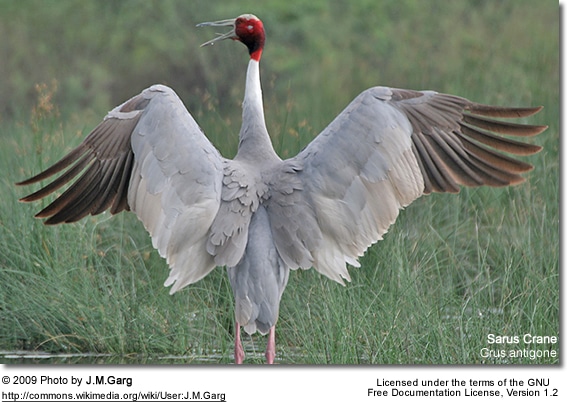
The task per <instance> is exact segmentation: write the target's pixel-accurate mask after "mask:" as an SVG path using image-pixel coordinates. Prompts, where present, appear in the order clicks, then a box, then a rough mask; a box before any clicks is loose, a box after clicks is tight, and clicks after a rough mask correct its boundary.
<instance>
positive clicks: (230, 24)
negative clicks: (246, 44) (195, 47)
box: [197, 18, 238, 47]
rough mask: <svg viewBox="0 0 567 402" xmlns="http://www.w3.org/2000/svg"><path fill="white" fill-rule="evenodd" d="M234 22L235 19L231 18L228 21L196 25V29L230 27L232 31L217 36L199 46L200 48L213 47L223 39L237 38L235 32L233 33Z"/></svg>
mask: <svg viewBox="0 0 567 402" xmlns="http://www.w3.org/2000/svg"><path fill="white" fill-rule="evenodd" d="M235 21H236V18H231V19H229V20H222V21H214V22H201V23H200V24H197V27H232V28H233V29H232V31H229V32H227V33H225V34H217V35H219V36H217V37H216V38H214V39H211V40H210V41H207V42H205V43H203V44H202V45H201V47H203V46H209V45H214V44H215V43H217V42H220V41H221V40H225V39H237V38H238V36H236V32H234V23H235Z"/></svg>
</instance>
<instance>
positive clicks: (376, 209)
mask: <svg viewBox="0 0 567 402" xmlns="http://www.w3.org/2000/svg"><path fill="white" fill-rule="evenodd" d="M540 109H541V108H507V107H499V106H496V107H495V106H487V105H481V104H477V103H473V102H470V101H468V100H467V99H464V98H460V97H457V96H452V95H445V94H439V93H436V92H433V91H410V90H402V89H391V88H384V87H376V88H371V89H369V90H367V91H364V92H363V93H362V94H360V95H359V96H358V97H357V98H356V99H355V100H353V101H352V102H351V104H350V105H348V106H347V108H346V109H345V110H344V111H343V112H342V113H341V114H340V115H339V116H337V118H336V119H335V120H334V121H333V122H332V123H331V124H330V125H329V126H328V127H327V128H326V129H325V130H324V131H323V132H322V133H321V134H320V135H319V136H318V137H317V138H316V139H315V140H313V141H312V142H311V144H309V145H308V146H307V147H306V148H305V149H304V150H303V151H302V152H301V153H300V154H299V155H298V156H297V157H295V158H293V159H291V160H288V161H286V162H287V163H294V164H295V165H297V166H298V167H297V168H296V170H297V178H298V180H299V184H296V185H295V187H294V191H291V192H287V193H286V192H281V191H272V197H271V199H270V204H269V205H270V207H269V208H268V211H269V212H270V213H271V215H270V219H271V222H272V231H273V232H274V239H275V241H276V246H277V247H278V250H280V249H283V250H284V251H283V253H284V254H285V252H286V250H285V249H286V247H287V248H289V244H293V248H294V249H295V251H294V254H295V255H299V256H308V257H309V258H303V259H300V258H296V259H294V258H288V259H287V260H286V258H285V257H283V259H284V261H286V263H288V261H290V260H291V267H292V268H297V267H302V268H309V264H312V265H313V267H314V268H315V269H317V270H318V271H319V272H321V273H322V274H324V275H326V276H328V277H329V278H331V279H334V280H336V281H337V282H339V283H342V282H343V279H347V280H349V274H348V271H347V269H346V264H345V263H348V264H350V265H353V266H358V262H357V258H358V257H359V256H361V255H362V254H363V253H364V251H365V250H366V248H367V247H369V246H370V245H371V244H372V243H375V242H376V241H378V240H380V239H381V238H382V236H383V235H384V233H386V231H387V230H388V228H389V226H390V225H391V224H392V223H394V221H395V220H396V218H397V216H398V213H399V210H400V209H401V208H403V207H405V206H407V205H409V204H410V203H411V202H412V201H414V200H415V199H416V198H418V197H419V196H421V195H422V194H427V193H430V192H432V191H436V192H452V193H457V192H459V190H460V187H461V186H481V185H487V186H505V185H511V184H517V183H520V182H521V181H523V180H524V178H523V177H522V176H520V173H523V172H526V171H529V170H530V169H531V168H532V167H531V165H529V164H527V163H525V162H522V161H519V160H517V159H515V158H513V157H511V156H509V155H506V154H504V153H502V152H506V153H510V154H513V155H531V154H533V153H535V152H538V151H539V150H540V149H541V148H540V147H539V146H537V145H531V144H526V143H523V142H520V141H516V140H511V139H508V138H504V137H501V136H500V135H497V134H506V135H512V136H519V137H526V136H532V135H536V134H539V133H541V132H542V131H543V130H545V129H546V126H532V125H524V124H516V123H509V122H506V121H500V120H495V119H493V118H518V117H527V116H530V115H532V114H534V113H537V112H538V111H539V110H540ZM290 180H291V179H289V178H285V175H280V176H278V183H279V184H280V185H282V186H283V184H282V183H288V182H290ZM274 189H276V190H277V186H275V187H274ZM290 200H294V202H293V203H292V202H290ZM282 205H285V206H286V207H285V208H286V213H285V219H286V220H287V226H286V227H287V228H289V227H293V228H295V230H294V231H293V232H292V233H290V232H289V230H287V231H286V229H284V228H282V227H280V226H281V225H275V224H274V223H273V222H279V221H281V220H283V219H284V217H283V215H284V213H283V211H282V209H283V207H281V206H282ZM275 206H278V207H275ZM306 211H307V212H308V216H306ZM314 226H315V227H314ZM284 232H285V233H284ZM307 232H310V233H311V235H310V236H309V237H307V236H305V235H304V234H305V233H307ZM278 242H282V243H284V245H281V246H278ZM280 254H282V251H280Z"/></svg>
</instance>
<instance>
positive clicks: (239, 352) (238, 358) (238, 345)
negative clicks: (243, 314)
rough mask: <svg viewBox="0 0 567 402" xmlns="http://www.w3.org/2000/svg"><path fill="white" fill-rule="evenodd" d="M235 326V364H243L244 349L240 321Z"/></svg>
mask: <svg viewBox="0 0 567 402" xmlns="http://www.w3.org/2000/svg"><path fill="white" fill-rule="evenodd" d="M234 324H235V329H234V364H242V362H243V361H244V349H243V348H242V342H240V324H239V323H238V321H236V322H235V323H234Z"/></svg>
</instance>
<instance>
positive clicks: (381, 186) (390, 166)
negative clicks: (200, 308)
mask: <svg viewBox="0 0 567 402" xmlns="http://www.w3.org/2000/svg"><path fill="white" fill-rule="evenodd" d="M201 25H211V26H231V27H233V28H234V29H233V30H232V31H230V32H228V33H227V34H224V35H221V36H219V37H217V38H216V39H213V40H212V41H209V42H207V43H205V45H207V44H213V43H215V42H217V41H219V40H222V39H234V40H238V41H241V42H242V43H244V44H245V45H246V46H247V47H248V50H249V54H250V61H249V65H248V70H247V75H246V89H245V95H244V102H243V112H242V128H241V131H240V142H239V147H238V152H237V154H236V156H235V158H234V159H233V160H230V159H226V158H223V157H222V156H221V155H220V153H219V152H218V151H217V149H216V148H215V147H214V146H213V144H211V142H210V141H209V140H208V139H207V138H206V137H205V136H204V135H203V133H202V132H201V130H200V128H199V126H198V125H197V123H196V122H195V120H194V119H193V117H192V116H191V114H190V113H189V112H188V111H187V109H186V108H185V107H184V105H183V103H182V102H181V100H180V99H179V98H178V97H177V95H176V94H175V93H174V92H173V90H171V89H170V88H168V87H165V86H162V85H155V86H152V87H150V88H148V89H146V90H144V91H143V92H142V93H140V94H139V95H137V96H135V97H133V98H132V99H130V100H128V101H127V102H125V103H123V104H122V105H120V106H118V107H117V108H115V109H113V110H112V111H111V112H109V113H108V115H107V116H106V118H105V119H104V121H103V122H102V123H100V124H99V125H98V126H97V127H96V128H95V129H94V130H93V131H92V132H91V134H89V136H88V137H87V138H86V139H85V140H84V142H83V143H82V144H81V145H79V146H78V147H77V148H76V149H75V150H73V151H71V152H70V153H69V154H68V155H67V156H65V157H64V158H63V159H62V160H61V161H59V162H57V163H56V164H55V165H53V166H52V167H50V168H48V169H47V170H45V171H44V172H42V173H40V174H38V175H36V176H34V177H32V178H31V179H28V180H26V181H24V182H21V183H19V184H30V183H34V182H38V181H40V180H43V179H45V178H47V177H50V176H52V175H54V174H56V173H58V172H60V171H63V170H65V169H67V170H66V171H65V172H64V173H63V174H62V175H61V176H59V177H58V178H57V179H55V180H54V181H53V182H52V183H51V184H48V185H47V186H45V187H44V188H42V189H40V190H38V191H36V192H35V193H33V194H31V195H29V196H27V197H24V198H23V199H22V200H23V201H34V200H37V199H40V198H43V197H45V196H47V195H48V194H50V193H52V192H53V191H55V190H57V189H58V188H60V187H62V186H64V185H66V184H68V183H69V182H70V181H72V180H73V179H75V178H76V177H77V176H78V178H77V179H76V180H75V181H74V183H73V184H72V185H71V186H70V187H69V188H68V189H67V190H66V191H65V192H64V193H63V194H61V195H60V196H59V197H58V198H57V199H56V200H55V201H53V202H52V203H51V204H50V205H49V206H47V207H46V208H44V209H43V210H42V211H40V212H39V213H38V214H37V215H36V216H37V217H42V218H48V219H47V220H46V222H45V223H46V224H56V223H62V222H74V221H77V220H79V219H81V218H83V217H84V216H86V215H88V214H93V215H95V214H98V213H101V212H103V211H105V210H110V212H111V213H113V214H114V213H118V212H120V211H123V210H131V211H132V212H134V213H135V214H136V215H137V216H138V218H139V219H140V220H141V221H142V222H143V224H144V226H145V228H146V229H147V230H148V232H149V233H150V236H151V238H152V244H153V246H154V247H155V248H156V249H157V250H158V252H159V253H160V255H161V256H162V257H164V258H166V260H167V263H168V264H169V266H170V269H171V270H170V275H169V277H168V279H167V280H166V282H165V285H166V286H171V293H174V292H176V291H178V290H179V289H181V288H183V287H185V286H187V285H189V284H191V283H194V282H196V281H198V280H200V279H202V278H203V277H205V276H206V275H207V274H208V273H209V272H210V271H211V270H212V269H213V268H214V267H216V266H226V267H227V271H228V276H229V279H230V283H231V286H232V290H233V293H234V299H235V319H236V324H235V352H234V356H235V362H236V363H242V361H243V360H244V351H243V348H242V345H241V341H240V327H243V328H244V330H245V331H246V332H248V333H250V334H252V333H254V332H256V331H259V332H260V333H262V334H269V337H268V346H267V349H266V358H267V361H268V363H273V362H274V357H275V325H276V322H277V319H278V314H279V304H280V300H281V296H282V293H283V291H284V289H285V287H286V284H287V281H288V278H289V275H290V270H294V269H298V268H302V269H309V268H311V267H313V268H315V269H316V270H317V271H319V272H320V273H322V274H324V275H326V276H327V277H329V278H330V279H333V280H335V281H337V282H339V283H343V280H344V279H346V280H350V277H349V273H348V270H347V264H350V265H352V266H359V264H358V261H357V258H358V257H359V256H361V255H362V254H363V253H364V251H365V250H366V249H367V248H368V247H369V246H370V245H371V244H373V243H375V242H376V241H378V240H380V239H381V238H382V236H383V235H384V233H386V231H387V230H388V227H389V226H390V225H391V224H392V223H394V221H395V219H396V217H397V215H398V213H399V210H400V209H401V208H403V207H405V206H407V205H409V204H410V203H411V202H412V201H413V200H415V199H416V198H418V197H419V196H421V195H422V194H428V193H430V192H458V191H459V188H460V186H462V185H466V186H480V185H491V186H506V185H510V184H517V183H519V182H521V181H523V180H524V179H523V177H522V176H520V173H523V172H526V171H528V170H530V169H531V168H532V167H531V166H530V165H529V164H527V163H525V162H522V161H519V160H517V159H514V158H511V157H509V156H507V155H504V154H502V153H501V152H499V151H504V152H507V153H512V154H516V155H529V154H532V153H535V152H537V151H539V149H540V147H538V146H535V145H530V144H527V143H524V142H519V141H514V140H510V139H507V138H504V137H501V136H498V135H495V134H493V133H491V132H495V133H499V134H509V135H515V136H531V135H536V134H538V133H540V132H542V131H543V130H544V129H545V128H546V127H545V126H529V125H520V124H513V123H508V122H502V121H499V120H494V119H492V118H490V117H508V118H510V117H524V116H529V115H532V114H534V113H536V112H537V111H539V110H540V108H506V107H494V106H485V105H480V104H476V103H473V102H470V101H468V100H466V99H464V98H459V97H456V96H451V95H444V94H438V93H436V92H432V91H423V92H420V91H409V90H402V89H392V88H387V87H375V88H370V89H368V90H366V91H364V92H363V93H361V94H360V95H359V96H358V97H357V98H356V99H355V100H353V102H352V103H351V104H350V105H349V106H348V107H347V108H346V109H345V110H344V111H343V112H342V113H341V114H339V115H338V116H337V117H336V119H335V120H334V121H333V122H332V123H331V124H330V125H329V126H328V127H327V128H326V129H325V130H324V131H323V132H322V133H321V134H320V135H319V136H318V137H317V138H316V139H314V140H313V141H312V142H311V144H309V145H308V146H307V147H306V148H305V149H304V150H303V151H302V152H300V153H299V154H298V155H297V156H295V157H293V158H290V159H287V160H282V159H280V158H279V156H278V155H277V154H276V152H275V151H274V149H273V146H272V143H271V141H270V137H269V135H268V131H267V129H266V124H265V120H264V109H263V104H262V91H261V86H260V68H259V63H260V59H261V56H262V51H263V47H264V42H265V36H264V28H263V25H262V22H261V21H260V20H259V19H258V18H257V17H255V16H253V15H250V14H245V15H242V16H240V17H238V18H236V19H231V20H225V21H219V22H216V23H205V24H201Z"/></svg>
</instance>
